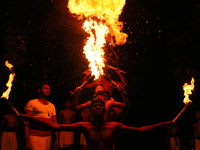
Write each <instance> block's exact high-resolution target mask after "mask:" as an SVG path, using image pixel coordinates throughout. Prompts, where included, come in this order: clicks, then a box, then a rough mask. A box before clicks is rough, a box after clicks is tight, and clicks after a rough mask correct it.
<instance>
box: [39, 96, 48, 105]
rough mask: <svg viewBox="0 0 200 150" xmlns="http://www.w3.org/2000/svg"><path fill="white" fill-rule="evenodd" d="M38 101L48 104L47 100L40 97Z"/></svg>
mask: <svg viewBox="0 0 200 150" xmlns="http://www.w3.org/2000/svg"><path fill="white" fill-rule="evenodd" d="M38 100H39V101H40V102H41V103H43V104H48V101H47V98H43V97H39V98H38Z"/></svg>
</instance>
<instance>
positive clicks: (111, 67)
mask: <svg viewBox="0 0 200 150" xmlns="http://www.w3.org/2000/svg"><path fill="white" fill-rule="evenodd" d="M106 67H108V68H110V69H113V70H115V69H116V68H115V67H113V66H110V65H106ZM119 71H120V72H122V73H125V74H126V72H125V71H123V70H120V69H119Z"/></svg>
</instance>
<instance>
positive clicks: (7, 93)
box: [1, 61, 20, 115]
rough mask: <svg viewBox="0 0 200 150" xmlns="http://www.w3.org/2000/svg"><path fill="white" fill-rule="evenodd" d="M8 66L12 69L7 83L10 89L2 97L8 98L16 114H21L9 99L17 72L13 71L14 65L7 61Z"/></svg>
mask: <svg viewBox="0 0 200 150" xmlns="http://www.w3.org/2000/svg"><path fill="white" fill-rule="evenodd" d="M5 65H6V67H8V68H9V70H10V71H11V74H10V75H9V79H8V82H7V83H6V86H7V87H8V89H7V90H6V91H5V92H4V93H3V94H2V96H1V98H4V99H6V100H7V102H8V104H9V105H10V107H11V108H12V109H13V111H14V112H15V114H16V115H19V114H20V113H19V112H18V111H17V110H16V109H15V107H14V106H13V105H12V104H11V103H10V101H8V98H9V94H10V91H11V87H12V82H13V80H14V78H15V73H14V71H13V66H12V64H10V63H9V62H8V61H6V62H5Z"/></svg>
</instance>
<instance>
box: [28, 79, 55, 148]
mask: <svg viewBox="0 0 200 150" xmlns="http://www.w3.org/2000/svg"><path fill="white" fill-rule="evenodd" d="M38 93H39V97H38V98H36V99H33V100H30V101H29V102H28V103H27V104H26V105H25V107H24V111H25V114H27V115H30V116H33V117H36V118H38V119H40V120H43V121H48V122H55V123H57V118H56V109H55V106H54V104H52V103H51V102H49V101H48V100H47V99H48V98H49V96H50V94H51V90H50V86H49V84H48V83H47V82H42V83H40V85H39V88H38ZM35 126H36V125H35ZM35 126H34V125H33V126H32V128H30V129H29V128H28V127H27V126H25V149H29V150H50V149H51V132H50V130H46V129H45V128H44V129H43V130H38V129H37V128H36V127H35ZM57 148H58V132H55V143H54V149H57Z"/></svg>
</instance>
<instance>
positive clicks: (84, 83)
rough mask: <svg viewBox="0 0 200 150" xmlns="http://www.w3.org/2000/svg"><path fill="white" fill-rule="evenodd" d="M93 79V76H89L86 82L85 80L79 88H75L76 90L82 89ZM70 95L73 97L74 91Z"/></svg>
mask: <svg viewBox="0 0 200 150" xmlns="http://www.w3.org/2000/svg"><path fill="white" fill-rule="evenodd" d="M93 77H94V76H93V75H92V76H90V77H89V78H88V79H87V80H85V81H84V82H83V83H82V84H81V85H80V86H77V87H76V88H82V87H83V86H84V85H86V84H87V83H88V81H89V80H90V79H92V78H93ZM70 93H71V96H73V95H74V93H75V90H73V91H71V92H70Z"/></svg>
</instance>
